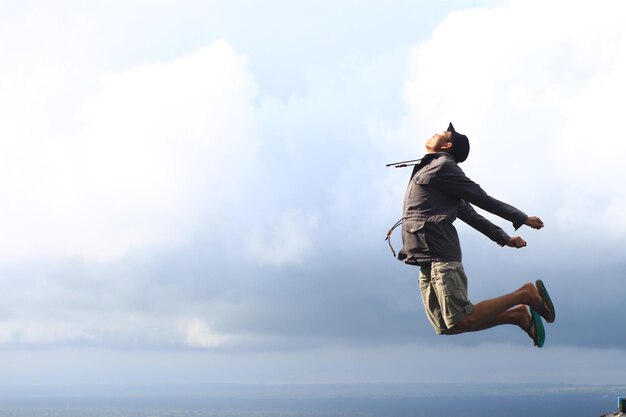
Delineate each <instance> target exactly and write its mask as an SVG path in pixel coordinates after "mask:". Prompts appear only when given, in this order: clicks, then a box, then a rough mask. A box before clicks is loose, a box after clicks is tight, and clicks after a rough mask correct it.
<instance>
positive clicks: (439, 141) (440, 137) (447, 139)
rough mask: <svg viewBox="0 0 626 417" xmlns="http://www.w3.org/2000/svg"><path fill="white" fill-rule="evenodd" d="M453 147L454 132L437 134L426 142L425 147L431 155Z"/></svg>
mask: <svg viewBox="0 0 626 417" xmlns="http://www.w3.org/2000/svg"><path fill="white" fill-rule="evenodd" d="M451 145H452V132H448V131H446V132H441V133H435V134H434V135H433V136H432V137H431V138H430V139H427V140H426V143H425V144H424V146H425V147H426V150H427V151H428V152H429V153H432V152H439V151H441V150H442V149H447V148H448V147H450V146H451Z"/></svg>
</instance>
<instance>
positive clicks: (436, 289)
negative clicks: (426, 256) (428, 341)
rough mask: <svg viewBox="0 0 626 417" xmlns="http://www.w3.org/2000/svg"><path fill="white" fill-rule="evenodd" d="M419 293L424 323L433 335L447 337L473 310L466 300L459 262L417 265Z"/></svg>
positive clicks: (464, 283)
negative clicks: (432, 329)
mask: <svg viewBox="0 0 626 417" xmlns="http://www.w3.org/2000/svg"><path fill="white" fill-rule="evenodd" d="M419 286H420V292H421V293H422V301H423V302H424V309H425V310H426V315H427V316H428V320H430V323H431V324H432V325H433V327H434V328H435V332H437V334H448V333H450V330H451V329H452V327H454V326H455V325H456V324H457V323H459V322H461V321H463V320H464V319H465V318H466V317H467V316H468V315H470V314H471V312H472V310H474V305H473V304H472V303H471V302H470V301H469V300H468V298H467V277H466V276H465V272H464V271H463V264H461V262H432V263H425V264H423V265H421V268H420V277H419Z"/></svg>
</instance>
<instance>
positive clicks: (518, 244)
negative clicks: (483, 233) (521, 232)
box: [506, 236, 526, 248]
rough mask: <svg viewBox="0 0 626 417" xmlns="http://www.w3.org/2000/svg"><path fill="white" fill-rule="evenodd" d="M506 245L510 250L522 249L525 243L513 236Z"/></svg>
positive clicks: (518, 237)
mask: <svg viewBox="0 0 626 417" xmlns="http://www.w3.org/2000/svg"><path fill="white" fill-rule="evenodd" d="M506 245H507V246H508V247H510V248H523V247H524V246H526V241H525V240H524V239H522V238H521V237H520V236H515V237H512V238H510V239H509V241H508V242H506Z"/></svg>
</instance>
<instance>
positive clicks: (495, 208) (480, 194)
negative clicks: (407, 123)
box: [433, 162, 528, 230]
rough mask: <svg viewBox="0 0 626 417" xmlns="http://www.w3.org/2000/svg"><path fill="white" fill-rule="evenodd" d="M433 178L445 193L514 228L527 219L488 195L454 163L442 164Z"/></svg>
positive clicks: (514, 209)
mask: <svg viewBox="0 0 626 417" xmlns="http://www.w3.org/2000/svg"><path fill="white" fill-rule="evenodd" d="M433 180H434V181H433V182H434V185H435V186H436V187H438V188H440V189H441V190H442V191H444V192H445V193H447V194H452V195H454V196H456V197H458V198H460V199H462V200H465V201H466V202H467V203H470V204H473V205H475V206H477V207H480V208H481V209H483V210H486V211H488V212H490V213H492V214H495V215H496V216H499V217H501V218H503V219H505V220H508V221H510V222H511V223H513V227H514V228H515V230H517V229H518V228H519V227H520V226H522V225H523V224H524V223H525V222H526V220H527V219H528V216H527V215H526V214H525V213H524V212H522V211H521V210H518V209H517V208H515V207H513V206H511V205H510V204H507V203H504V202H502V201H500V200H496V199H495V198H493V197H491V196H489V195H488V194H487V193H486V192H485V191H484V190H483V189H482V188H481V187H480V185H478V184H476V183H475V182H473V181H472V180H470V179H469V178H467V177H466V176H465V173H464V172H463V171H462V170H461V168H459V166H458V165H457V164H456V163H453V162H451V163H446V164H444V165H443V166H442V167H441V171H440V172H439V173H438V175H437V176H436V177H435V178H433Z"/></svg>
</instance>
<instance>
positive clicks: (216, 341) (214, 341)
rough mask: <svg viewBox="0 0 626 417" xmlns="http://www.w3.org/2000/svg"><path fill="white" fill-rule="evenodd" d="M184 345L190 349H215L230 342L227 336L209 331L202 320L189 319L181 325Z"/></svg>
mask: <svg viewBox="0 0 626 417" xmlns="http://www.w3.org/2000/svg"><path fill="white" fill-rule="evenodd" d="M181 328H182V331H183V334H184V340H185V343H186V344H187V345H188V346H191V347H199V348H205V349H208V348H216V347H219V346H222V345H224V344H225V343H227V342H228V341H229V340H230V337H229V336H226V335H221V334H217V333H214V332H212V331H211V329H210V328H209V326H208V325H207V324H206V323H205V321H204V320H202V319H197V318H195V319H189V320H185V321H184V322H183V323H182V324H181Z"/></svg>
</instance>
